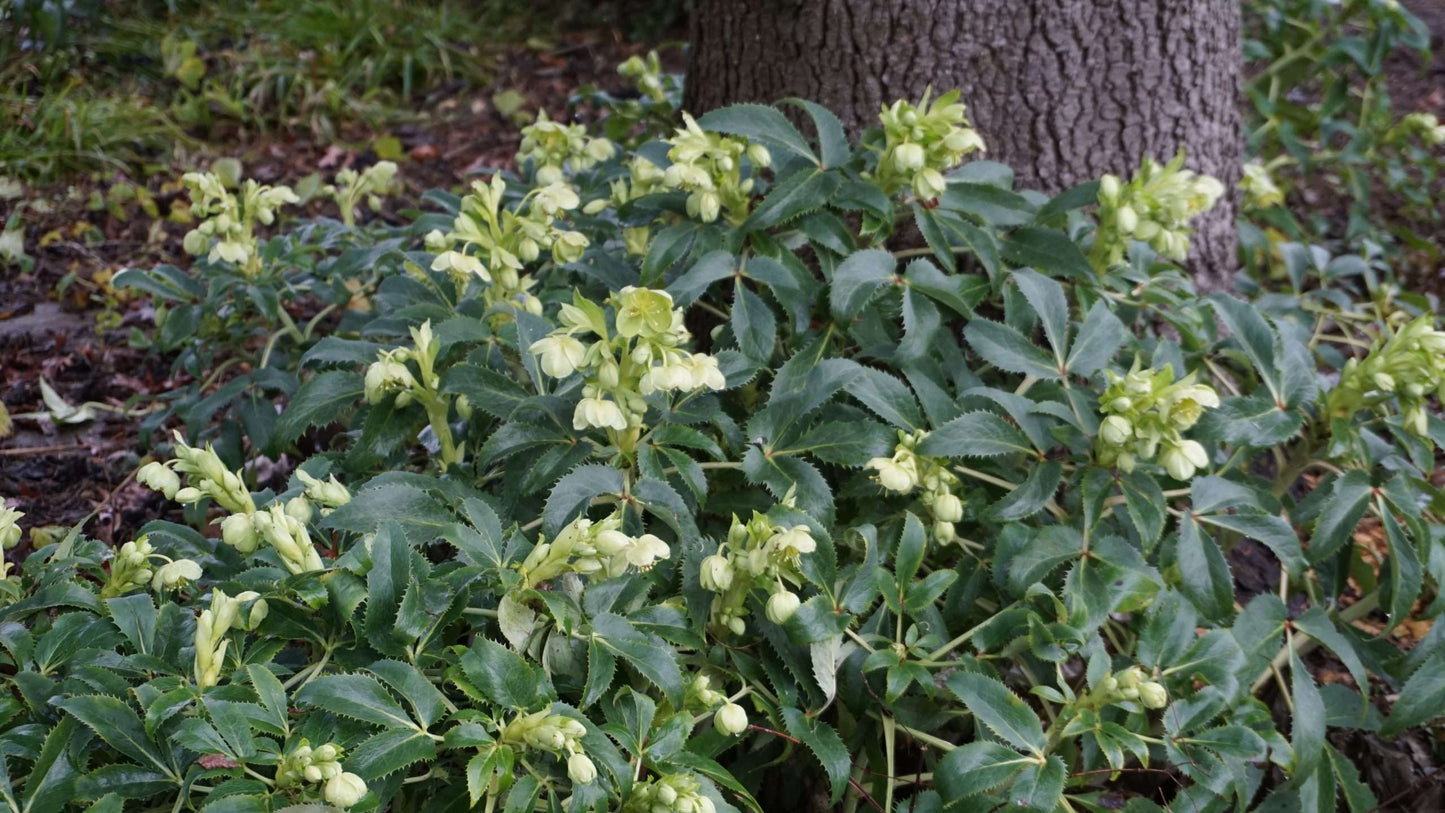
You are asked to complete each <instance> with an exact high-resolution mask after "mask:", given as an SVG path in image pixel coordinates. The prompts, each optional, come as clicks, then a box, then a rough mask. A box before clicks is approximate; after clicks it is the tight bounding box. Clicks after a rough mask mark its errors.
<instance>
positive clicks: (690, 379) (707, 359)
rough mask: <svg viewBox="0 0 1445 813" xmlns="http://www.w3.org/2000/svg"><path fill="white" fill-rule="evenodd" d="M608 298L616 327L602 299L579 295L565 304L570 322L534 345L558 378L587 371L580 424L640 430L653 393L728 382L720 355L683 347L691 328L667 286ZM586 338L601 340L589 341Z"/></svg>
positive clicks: (576, 424) (576, 419) (576, 421)
mask: <svg viewBox="0 0 1445 813" xmlns="http://www.w3.org/2000/svg"><path fill="white" fill-rule="evenodd" d="M607 302H608V304H610V305H612V307H613V309H614V310H615V311H616V319H615V327H616V330H615V332H612V331H609V330H608V329H607V318H606V314H605V312H604V311H603V310H602V308H601V307H600V306H599V305H597V304H596V303H594V302H592V301H590V300H588V299H585V298H583V297H582V296H581V295H580V294H574V295H573V298H572V303H573V304H571V305H565V304H564V305H563V306H562V311H561V313H560V315H559V320H560V321H561V323H562V327H561V328H558V329H557V330H555V331H553V332H552V333H551V334H550V335H548V336H546V337H545V338H542V339H540V340H538V341H536V342H534V343H533V344H532V345H531V347H530V348H528V350H529V352H531V353H532V354H533V355H536V356H539V357H540V361H541V366H542V370H543V372H545V373H547V375H550V376H552V377H553V378H565V377H567V376H569V375H571V374H572V373H574V372H581V373H582V374H583V376H584V382H585V383H584V385H583V387H582V399H581V400H580V401H578V403H577V407H576V409H575V410H574V411H573V414H572V426H573V428H574V429H578V430H583V429H587V428H589V427H596V428H598V429H607V430H609V431H610V432H613V433H622V432H632V433H636V432H637V431H638V430H639V428H640V427H641V426H642V416H643V415H644V414H645V413H646V412H647V403H646V402H645V401H644V400H643V399H644V397H645V396H647V395H651V394H652V393H654V392H676V391H681V392H693V391H696V390H700V389H711V390H720V389H722V388H723V387H724V386H726V382H725V381H724V379H723V374H722V371H721V370H720V369H719V368H718V363H717V359H716V358H714V357H712V356H709V355H705V354H702V353H692V352H688V351H687V350H684V349H683V345H684V344H685V343H686V342H687V341H688V340H689V339H691V334H690V333H689V332H688V330H687V328H686V327H685V326H684V325H683V319H682V309H680V308H677V309H675V308H673V306H672V296H671V295H670V294H668V293H667V292H666V291H657V290H653V289H651V288H636V287H633V286H631V285H629V286H627V287H626V288H623V289H622V290H621V291H618V292H617V293H615V294H613V295H612V297H611V298H609V299H608V300H607ZM578 336H582V337H584V338H585V337H588V336H595V337H596V339H595V340H593V341H591V343H590V344H584V343H583V341H582V340H581V339H579V338H577V337H578Z"/></svg>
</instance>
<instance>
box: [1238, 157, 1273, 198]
mask: <svg viewBox="0 0 1445 813" xmlns="http://www.w3.org/2000/svg"><path fill="white" fill-rule="evenodd" d="M1239 188H1240V189H1242V190H1243V191H1244V206H1245V208H1246V209H1268V208H1269V207H1271V206H1278V205H1280V204H1281V203H1284V191H1283V190H1281V189H1280V188H1279V186H1278V185H1277V184H1275V182H1274V178H1272V177H1271V176H1270V174H1269V168H1268V167H1266V166H1265V165H1264V164H1261V163H1260V162H1258V161H1250V162H1249V163H1247V164H1245V165H1244V177H1242V178H1241V179H1240V181H1239Z"/></svg>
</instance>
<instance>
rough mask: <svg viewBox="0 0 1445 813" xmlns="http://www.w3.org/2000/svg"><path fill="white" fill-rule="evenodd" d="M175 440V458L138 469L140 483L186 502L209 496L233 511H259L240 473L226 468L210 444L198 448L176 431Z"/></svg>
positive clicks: (180, 501) (183, 502)
mask: <svg viewBox="0 0 1445 813" xmlns="http://www.w3.org/2000/svg"><path fill="white" fill-rule="evenodd" d="M175 441H176V446H175V455H176V456H175V459H173V460H171V461H169V462H167V463H158V462H153V463H147V464H145V465H144V466H141V467H140V470H139V471H138V472H136V481H137V482H139V483H140V484H141V485H145V486H149V487H150V488H152V489H154V490H156V491H159V492H161V493H162V494H164V495H165V496H166V498H167V499H171V500H175V501H176V502H178V503H182V504H184V505H190V504H191V503H197V502H200V501H201V500H204V499H206V498H210V499H212V500H215V501H216V504H217V505H219V506H221V507H222V508H224V509H226V510H227V511H231V512H233V513H235V512H241V513H250V512H252V511H255V510H256V503H255V502H254V501H253V500H252V499H251V492H250V491H248V490H247V489H246V485H245V483H243V482H242V481H241V473H240V472H239V471H234V472H233V471H230V470H229V469H227V468H226V464H225V463H222V462H221V458H220V457H218V456H217V455H216V450H215V449H214V448H212V447H211V446H210V445H209V444H207V445H206V448H204V449H197V448H195V447H193V446H191V445H189V444H187V443H186V441H185V439H184V438H183V437H181V433H180V432H176V433H175ZM180 474H184V475H187V477H186V486H185V488H182V487H181V481H180V476H179V475H180Z"/></svg>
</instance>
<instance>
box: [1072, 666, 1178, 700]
mask: <svg viewBox="0 0 1445 813" xmlns="http://www.w3.org/2000/svg"><path fill="white" fill-rule="evenodd" d="M1146 677H1147V676H1146V675H1145V673H1144V670H1143V669H1141V668H1139V667H1137V666H1131V667H1129V668H1128V669H1125V670H1124V671H1122V672H1120V673H1118V674H1117V675H1116V674H1109V675H1106V676H1105V677H1104V679H1103V680H1101V681H1099V685H1098V686H1095V687H1094V688H1093V689H1092V690H1090V691H1089V693H1088V694H1086V695H1085V696H1084V697H1082V698H1080V699H1079V701H1078V703H1076V705H1078V706H1081V707H1088V708H1102V707H1104V706H1110V705H1115V704H1120V703H1138V704H1140V705H1142V706H1143V707H1144V708H1146V709H1155V710H1157V709H1162V708H1164V707H1165V706H1167V705H1169V691H1168V690H1167V689H1165V688H1164V686H1163V685H1162V684H1160V683H1156V682H1154V681H1152V680H1146V679H1145V678H1146Z"/></svg>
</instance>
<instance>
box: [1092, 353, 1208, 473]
mask: <svg viewBox="0 0 1445 813" xmlns="http://www.w3.org/2000/svg"><path fill="white" fill-rule="evenodd" d="M1106 373H1107V375H1108V377H1109V386H1108V388H1107V389H1105V390H1104V394H1103V396H1102V397H1100V399H1099V406H1100V408H1101V409H1102V410H1103V412H1104V420H1103V421H1102V422H1101V423H1100V424H1099V435H1098V437H1097V438H1095V443H1094V453H1095V455H1096V456H1097V457H1098V460H1099V462H1100V463H1101V464H1103V465H1105V466H1116V467H1118V468H1119V469H1122V470H1123V471H1126V472H1127V471H1133V470H1134V467H1135V466H1136V465H1137V464H1138V463H1139V461H1149V460H1153V459H1154V457H1155V455H1158V458H1159V464H1160V465H1161V466H1163V467H1164V470H1165V471H1167V472H1169V476H1170V477H1173V478H1174V479H1176V480H1188V479H1189V478H1191V477H1193V476H1194V472H1195V471H1196V470H1198V469H1201V468H1203V467H1205V466H1207V465H1209V455H1208V454H1206V453H1205V451H1204V447H1203V446H1202V445H1200V444H1199V442H1198V441H1193V440H1187V439H1185V438H1184V436H1183V434H1182V433H1183V432H1186V431H1188V430H1189V429H1190V428H1191V427H1193V426H1194V424H1195V423H1196V422H1197V421H1198V420H1199V418H1200V416H1201V415H1203V414H1204V410H1206V409H1212V408H1214V407H1217V406H1219V394H1218V393H1216V392H1215V391H1214V389H1213V388H1212V387H1210V386H1209V385H1207V384H1199V383H1196V381H1195V376H1194V374H1193V373H1191V374H1189V375H1187V376H1185V377H1184V378H1181V379H1180V380H1178V381H1175V380H1174V368H1173V367H1172V366H1170V365H1168V364H1166V365H1164V367H1163V368H1162V369H1159V370H1146V369H1141V367H1140V362H1139V361H1138V359H1135V361H1134V366H1133V368H1132V369H1130V370H1129V373H1128V375H1123V376H1121V375H1119V374H1117V373H1115V372H1113V371H1112V370H1109V371H1106Z"/></svg>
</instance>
